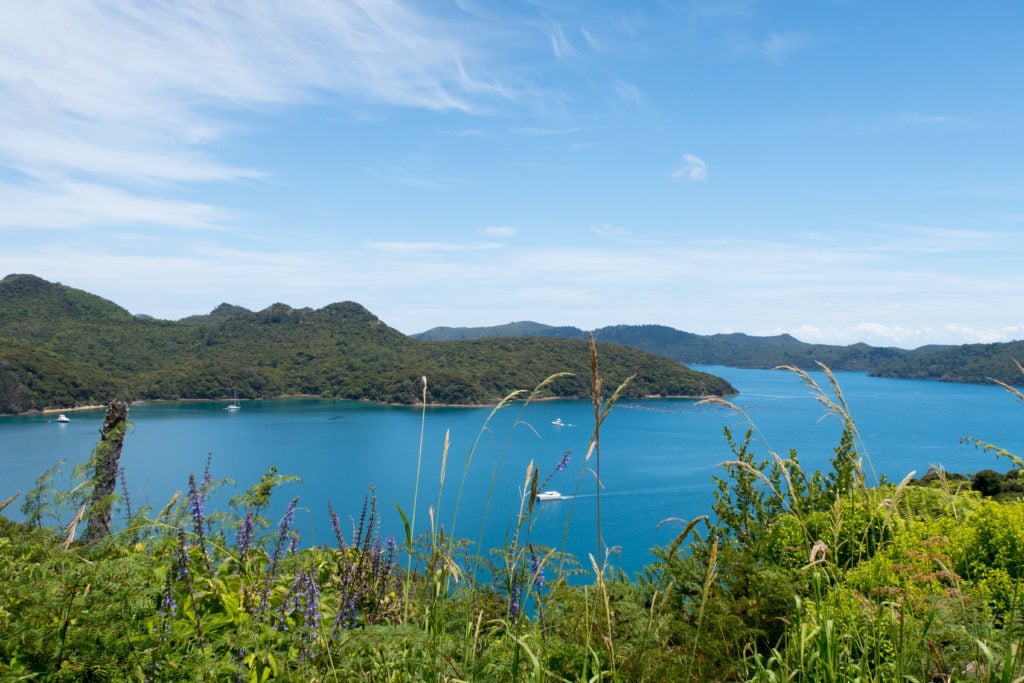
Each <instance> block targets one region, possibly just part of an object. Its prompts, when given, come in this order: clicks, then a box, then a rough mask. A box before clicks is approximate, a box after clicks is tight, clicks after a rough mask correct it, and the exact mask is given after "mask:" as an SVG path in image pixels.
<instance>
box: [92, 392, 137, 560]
mask: <svg viewBox="0 0 1024 683" xmlns="http://www.w3.org/2000/svg"><path fill="white" fill-rule="evenodd" d="M127 429H128V404H127V403H126V402H125V401H122V400H116V401H112V402H111V403H110V405H109V406H107V414H106V417H104V418H103V428H102V429H101V430H100V442H99V444H98V445H97V446H96V473H95V474H94V475H93V488H92V501H91V503H90V504H89V525H88V526H87V527H86V529H85V542H86V543H94V542H96V541H98V540H100V539H101V538H103V537H104V536H107V535H108V534H110V520H111V516H112V513H111V509H110V501H109V500H108V499H109V497H110V495H111V494H112V493H114V489H115V488H116V486H117V470H118V466H119V465H120V463H121V447H122V446H123V445H124V434H125V431H126V430H127Z"/></svg>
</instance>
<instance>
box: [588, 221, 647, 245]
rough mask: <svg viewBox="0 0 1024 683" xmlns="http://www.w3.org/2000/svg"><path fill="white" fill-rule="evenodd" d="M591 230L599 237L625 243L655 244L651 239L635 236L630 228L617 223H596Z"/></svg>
mask: <svg viewBox="0 0 1024 683" xmlns="http://www.w3.org/2000/svg"><path fill="white" fill-rule="evenodd" d="M590 231H591V232H593V233H594V234H595V235H598V236H599V237H603V238H605V239H607V240H612V241H615V242H620V243H624V244H635V245H641V244H648V245H649V244H653V243H652V242H650V241H649V240H642V239H639V238H637V237H635V236H634V235H633V233H631V232H630V231H629V230H627V229H626V228H622V227H619V226H617V225H607V224H605V225H595V226H592V227H591V228H590Z"/></svg>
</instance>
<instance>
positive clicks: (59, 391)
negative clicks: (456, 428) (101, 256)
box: [0, 274, 736, 413]
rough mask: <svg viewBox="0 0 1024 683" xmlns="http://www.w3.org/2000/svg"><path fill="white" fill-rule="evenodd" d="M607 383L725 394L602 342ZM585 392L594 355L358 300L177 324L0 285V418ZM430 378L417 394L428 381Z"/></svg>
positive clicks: (646, 356)
mask: <svg viewBox="0 0 1024 683" xmlns="http://www.w3.org/2000/svg"><path fill="white" fill-rule="evenodd" d="M599 357H600V368H601V375H602V377H603V378H604V380H605V386H611V387H614V386H617V385H618V384H619V383H621V382H622V381H623V380H624V379H625V378H626V377H628V376H630V375H636V378H635V379H634V380H633V381H632V382H631V383H630V385H629V386H628V387H627V389H626V391H625V393H624V396H626V397H632V398H639V397H644V396H711V395H715V396H728V395H732V394H734V393H735V392H736V390H735V389H734V388H733V387H732V386H730V385H729V383H728V382H726V381H725V380H723V379H721V378H719V377H715V376H713V375H709V374H707V373H702V372H697V371H694V370H691V369H689V368H686V367H684V366H682V365H680V364H679V363H676V362H674V361H671V360H669V359H666V358H664V357H661V356H657V355H654V354H650V353H647V352H643V351H639V350H637V349H632V348H629V347H625V346H621V345H616V344H606V343H601V344H600V349H599ZM557 372H569V373H572V375H571V376H569V377H562V378H559V379H557V380H555V381H554V382H552V383H551V384H550V385H549V386H547V387H546V388H545V389H544V391H543V392H542V394H541V395H542V396H550V397H564V398H570V397H571V398H576V397H583V396H587V395H589V391H590V386H591V383H590V351H589V347H588V343H587V342H585V341H583V340H578V339H553V338H546V337H535V338H508V339H501V340H466V341H452V342H428V341H422V340H417V339H412V338H411V337H408V336H406V335H404V334H402V333H401V332H399V331H398V330H395V329H393V328H391V327H388V326H387V325H386V324H384V323H383V322H382V321H381V320H380V319H379V318H377V316H375V315H374V314H373V313H371V312H370V311H368V310H367V309H366V308H364V307H363V306H361V305H360V304H357V303H355V302H351V301H346V302H339V303H333V304H330V305H328V306H324V307H323V308H320V309H317V310H314V309H311V308H301V309H294V308H292V307H291V306H288V305H286V304H282V303H276V304H273V305H271V306H268V307H267V308H265V309H263V310H261V311H255V312H254V311H250V310H248V309H245V308H243V307H241V306H234V305H231V304H227V303H225V304H221V305H220V306H217V307H216V308H215V309H214V310H213V311H211V312H210V313H209V314H207V315H196V316H190V317H188V318H184V319H182V320H178V321H168V320H156V319H154V318H151V317H149V316H141V315H135V316H133V315H132V314H131V313H129V312H128V311H127V310H125V309H124V308H121V307H120V306H118V305H117V304H114V303H113V302H110V301H107V300H106V299H103V298H101V297H98V296H95V295H93V294H89V293H87V292H84V291H81V290H77V289H74V288H71V287H67V286H65V285H61V284H59V283H51V282H47V281H46V280H44V279H42V278H39V277H36V276H34V275H20V274H19V275H8V276H7V277H5V278H3V280H0V413H20V412H26V411H30V410H39V409H43V408H65V407H73V406H79V405H90V404H97V403H107V402H109V401H110V400H112V399H113V398H115V397H119V398H124V399H128V400H135V399H191V398H205V399H218V398H220V399H223V398H227V397H230V396H231V395H232V394H233V393H234V392H235V391H237V392H238V394H239V396H241V397H242V398H263V397H274V396H285V395H313V396H323V397H330V398H341V399H351V400H369V401H375V402H381V403H394V404H414V403H416V402H420V401H422V400H423V395H424V390H425V391H426V400H427V402H428V403H431V404H460V405H473V404H485V403H493V402H494V401H497V400H499V399H501V398H502V397H504V396H506V395H508V394H509V393H511V392H513V391H515V390H521V389H526V390H530V389H533V388H534V387H535V386H537V384H538V383H540V382H541V381H542V380H544V379H546V378H547V377H549V376H551V375H552V374H554V373H557ZM424 377H426V378H427V383H426V388H425V389H424V382H423V378H424Z"/></svg>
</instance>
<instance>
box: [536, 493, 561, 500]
mask: <svg viewBox="0 0 1024 683" xmlns="http://www.w3.org/2000/svg"><path fill="white" fill-rule="evenodd" d="M563 498H565V496H563V495H562V494H561V493H559V492H558V491H541V492H540V493H538V494H537V500H562V499H563Z"/></svg>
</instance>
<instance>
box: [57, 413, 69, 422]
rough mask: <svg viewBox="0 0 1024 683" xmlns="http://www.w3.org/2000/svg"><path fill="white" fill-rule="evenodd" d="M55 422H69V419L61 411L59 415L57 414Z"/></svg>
mask: <svg viewBox="0 0 1024 683" xmlns="http://www.w3.org/2000/svg"><path fill="white" fill-rule="evenodd" d="M57 422H71V420H70V419H68V416H67V415H65V414H64V413H61V414H60V415H58V416H57Z"/></svg>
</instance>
